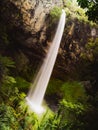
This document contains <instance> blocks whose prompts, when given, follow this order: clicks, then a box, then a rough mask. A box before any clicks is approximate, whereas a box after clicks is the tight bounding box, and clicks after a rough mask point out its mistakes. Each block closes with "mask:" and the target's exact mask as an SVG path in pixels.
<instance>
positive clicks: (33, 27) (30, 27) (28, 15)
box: [11, 0, 62, 43]
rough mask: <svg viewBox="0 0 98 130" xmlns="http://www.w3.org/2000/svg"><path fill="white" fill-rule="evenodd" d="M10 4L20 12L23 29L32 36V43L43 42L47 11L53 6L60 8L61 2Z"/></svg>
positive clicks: (18, 1)
mask: <svg viewBox="0 0 98 130" xmlns="http://www.w3.org/2000/svg"><path fill="white" fill-rule="evenodd" d="M11 2H12V3H13V4H14V5H15V6H16V7H17V8H18V9H19V10H20V13H21V15H22V21H23V27H24V29H25V31H27V32H30V33H31V34H32V36H33V40H32V42H33V43H42V42H43V41H45V39H46V29H47V23H48V21H49V20H48V14H49V11H50V9H52V8H53V7H54V6H55V5H59V6H61V5H62V2H58V1H57V0H56V1H54V0H16V1H14V0H11ZM28 40H29V41H30V39H28Z"/></svg>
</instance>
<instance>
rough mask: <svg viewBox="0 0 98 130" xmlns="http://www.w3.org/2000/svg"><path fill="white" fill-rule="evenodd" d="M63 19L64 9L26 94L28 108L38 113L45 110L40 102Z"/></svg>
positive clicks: (57, 44)
mask: <svg viewBox="0 0 98 130" xmlns="http://www.w3.org/2000/svg"><path fill="white" fill-rule="evenodd" d="M65 19H66V14H65V11H64V10H62V14H61V17H60V20H59V24H58V27H57V31H56V34H55V36H54V39H53V41H52V44H51V46H50V49H49V52H48V54H47V56H46V58H45V59H44V62H43V64H42V66H41V68H40V70H39V72H38V74H37V76H36V78H35V80H34V83H33V84H32V86H31V89H30V91H29V93H28V96H27V97H26V100H27V103H28V105H29V106H30V108H31V109H32V110H33V111H34V112H36V113H38V114H40V113H43V112H44V111H45V109H44V107H42V102H43V98H44V95H45V91H46V88H47V85H48V82H49V79H50V76H51V73H52V70H53V67H54V64H55V60H56V57H57V53H58V49H59V46H60V42H61V38H62V35H63V30H64V26H65Z"/></svg>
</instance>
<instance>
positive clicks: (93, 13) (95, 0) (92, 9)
mask: <svg viewBox="0 0 98 130" xmlns="http://www.w3.org/2000/svg"><path fill="white" fill-rule="evenodd" d="M77 1H78V3H79V5H80V6H81V7H82V8H87V11H86V14H87V15H88V17H89V19H90V20H93V21H95V22H97V21H98V15H97V12H98V0H91V1H89V0H77Z"/></svg>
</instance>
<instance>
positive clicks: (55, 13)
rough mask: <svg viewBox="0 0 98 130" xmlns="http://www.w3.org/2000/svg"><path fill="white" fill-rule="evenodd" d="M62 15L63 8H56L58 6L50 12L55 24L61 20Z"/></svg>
mask: <svg viewBox="0 0 98 130" xmlns="http://www.w3.org/2000/svg"><path fill="white" fill-rule="evenodd" d="M61 13H62V10H61V8H59V7H56V6H55V7H54V8H53V9H52V10H51V11H50V16H51V19H52V22H53V23H54V22H56V21H58V19H59V18H60V15H61Z"/></svg>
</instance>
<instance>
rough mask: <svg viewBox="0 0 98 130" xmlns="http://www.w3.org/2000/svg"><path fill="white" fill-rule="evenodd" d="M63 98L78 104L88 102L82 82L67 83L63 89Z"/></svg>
mask: <svg viewBox="0 0 98 130" xmlns="http://www.w3.org/2000/svg"><path fill="white" fill-rule="evenodd" d="M61 93H62V97H63V98H65V99H66V100H67V101H72V102H78V101H82V102H83V101H86V100H87V96H86V93H85V89H84V87H83V85H82V84H81V83H80V82H77V81H74V82H66V83H64V84H63V85H62V87H61Z"/></svg>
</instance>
